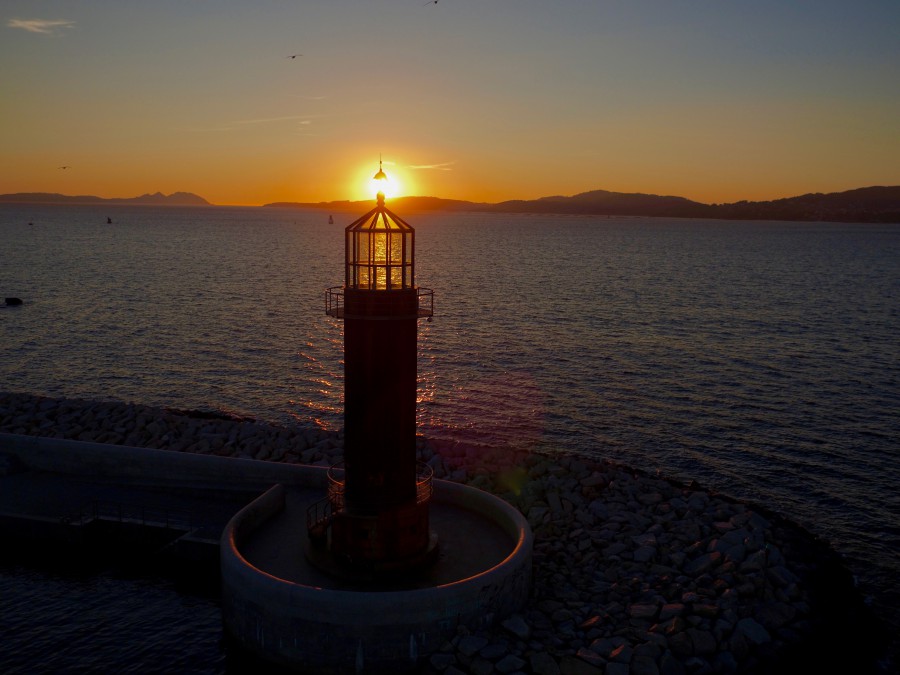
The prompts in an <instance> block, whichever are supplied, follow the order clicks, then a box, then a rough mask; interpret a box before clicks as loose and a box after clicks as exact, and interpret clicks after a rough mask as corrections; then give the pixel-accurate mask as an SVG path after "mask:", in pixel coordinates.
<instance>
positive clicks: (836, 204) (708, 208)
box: [266, 186, 900, 223]
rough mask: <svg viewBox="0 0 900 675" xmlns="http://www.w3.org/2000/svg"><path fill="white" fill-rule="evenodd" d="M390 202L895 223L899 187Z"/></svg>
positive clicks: (352, 205)
mask: <svg viewBox="0 0 900 675" xmlns="http://www.w3.org/2000/svg"><path fill="white" fill-rule="evenodd" d="M371 203H372V202H371V200H366V201H358V202H351V201H346V200H345V201H340V202H317V203H312V202H302V203H300V202H276V203H273V204H266V206H273V207H276V206H277V207H297V208H319V209H331V210H334V211H346V210H354V211H355V210H359V209H360V208H365V207H366V206H368V205H371ZM389 207H390V208H391V209H395V210H408V211H476V212H490V213H538V214H551V213H555V214H572V215H601V216H650V217H670V218H721V219H725V220H798V221H835V222H856V223H864V222H881V223H900V186H893V187H881V186H874V187H865V188H858V189H855V190H847V191H845V192H831V193H827V194H822V193H819V192H817V193H812V194H806V195H801V196H798V197H788V198H785V199H776V200H772V201H759V202H750V201H740V202H734V203H731V204H703V203H701V202H695V201H691V200H690V199H686V198H684V197H677V196H671V195H654V194H644V193H637V192H634V193H631V192H610V191H608V190H591V191H590V192H582V193H580V194H577V195H574V196H571V197H565V196H560V195H557V196H552V197H541V198H540V199H533V200H520V199H516V200H509V201H505V202H500V203H497V204H485V203H480V202H467V201H461V200H455V199H441V198H439V197H397V198H395V199H391V200H389Z"/></svg>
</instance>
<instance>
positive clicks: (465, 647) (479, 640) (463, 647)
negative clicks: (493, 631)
mask: <svg viewBox="0 0 900 675" xmlns="http://www.w3.org/2000/svg"><path fill="white" fill-rule="evenodd" d="M487 645H488V640H487V638H483V637H481V636H479V635H464V636H463V637H461V638H460V639H459V644H458V645H457V646H456V648H457V649H458V650H459V653H460V654H462V655H463V656H474V655H475V654H477V653H478V652H480V651H481V650H482V649H484V648H485V647H487Z"/></svg>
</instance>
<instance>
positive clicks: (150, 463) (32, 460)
mask: <svg viewBox="0 0 900 675" xmlns="http://www.w3.org/2000/svg"><path fill="white" fill-rule="evenodd" d="M0 454H5V455H12V456H14V457H16V459H17V460H18V461H19V462H20V463H21V464H22V465H24V466H26V467H28V468H29V469H34V470H37V471H48V472H53V473H60V474H69V475H73V476H85V477H88V478H90V477H94V478H104V479H110V480H122V481H130V482H136V483H140V484H144V485H179V486H185V485H198V486H207V485H213V486H216V487H221V488H226V489H227V488H231V487H234V488H241V487H251V488H257V487H259V488H262V489H264V488H267V487H270V486H271V485H273V484H274V483H285V484H291V485H307V486H310V487H315V488H321V489H322V491H323V494H324V491H325V473H326V469H325V468H323V467H317V466H305V465H296V464H282V463H277V462H262V461H259V460H255V459H238V458H235V457H216V456H213V455H199V454H194V453H189V452H172V451H169V450H153V449H150V448H130V447H126V446H122V445H107V444H104V443H89V442H84V441H70V440H63V439H57V438H43V437H38V436H23V435H19V434H0Z"/></svg>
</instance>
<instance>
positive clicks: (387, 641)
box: [221, 481, 532, 674]
mask: <svg viewBox="0 0 900 675" xmlns="http://www.w3.org/2000/svg"><path fill="white" fill-rule="evenodd" d="M435 500H437V501H444V502H447V503H451V504H454V505H457V506H460V507H464V508H467V509H471V510H473V511H475V512H477V513H480V514H481V515H483V516H484V517H485V518H486V519H489V520H492V521H494V522H495V523H497V524H498V525H500V527H502V528H503V530H504V531H505V532H506V533H507V534H508V535H509V536H510V537H511V540H512V541H514V542H516V544H515V547H514V550H513V551H512V553H511V554H510V555H509V556H508V557H507V559H506V560H504V561H503V562H502V563H500V564H499V565H497V566H495V567H493V568H491V569H488V570H485V571H484V572H482V573H480V574H477V575H475V576H472V577H470V578H468V579H464V580H460V581H457V582H455V583H451V584H446V585H443V586H437V587H434V588H428V589H418V590H410V591H390V592H378V591H338V590H330V589H323V588H315V587H310V586H303V585H300V584H295V583H291V582H288V581H285V580H283V579H278V578H276V577H273V576H271V575H269V574H266V573H265V572H263V571H261V570H259V569H256V568H255V567H253V566H252V565H250V564H249V563H248V562H247V561H246V560H245V559H244V558H243V557H242V556H241V553H240V548H241V544H242V541H243V540H244V538H245V537H247V536H248V535H249V534H250V533H251V532H252V531H253V530H255V529H256V528H257V527H261V526H264V523H265V521H266V520H267V519H268V518H269V517H271V516H273V515H275V514H276V513H278V511H279V510H280V509H282V508H283V504H284V496H283V494H282V493H281V492H279V489H278V488H273V489H272V490H270V491H269V492H267V493H266V494H264V495H262V496H261V497H259V499H257V500H256V501H255V502H254V503H252V504H250V505H249V506H248V507H247V508H245V509H243V510H242V511H241V512H240V513H238V514H237V515H236V516H235V517H234V518H233V519H232V521H231V523H229V525H228V526H227V527H226V529H225V532H224V534H223V540H222V548H221V554H222V558H221V560H222V612H223V618H224V621H225V626H226V630H227V631H228V633H229V635H230V637H232V638H233V639H235V640H237V642H238V643H239V644H240V645H241V646H242V647H243V648H244V649H246V650H248V651H250V652H251V653H254V654H256V655H257V656H259V657H261V658H264V659H268V660H271V661H275V662H277V663H280V664H282V665H286V666H289V667H295V668H297V667H299V668H302V669H303V672H310V673H322V674H326V673H327V674H331V673H334V674H337V673H341V674H346V673H398V672H406V671H411V670H413V669H415V668H416V667H417V666H418V665H420V664H421V662H422V661H423V660H424V659H425V658H427V656H428V655H429V654H430V653H432V652H434V651H435V650H437V649H438V648H439V647H440V646H441V645H442V644H443V642H444V641H445V640H447V639H449V638H451V637H453V636H454V635H455V634H456V628H457V626H458V625H460V624H464V625H467V626H469V627H470V628H478V627H480V626H484V625H489V624H491V623H493V622H494V621H495V620H496V619H498V618H501V617H503V616H506V615H508V614H510V613H512V612H514V611H517V610H519V609H521V608H522V607H523V606H524V605H525V603H526V602H527V600H528V595H529V592H530V589H531V551H532V535H531V530H530V528H529V527H528V524H527V522H526V521H525V519H524V518H523V517H522V515H521V514H520V513H519V512H518V511H516V510H515V509H513V508H512V507H511V506H509V505H508V504H506V503H505V502H503V501H502V500H500V499H498V498H496V497H494V496H493V495H490V494H487V493H485V492H481V491H479V490H475V489H474V488H470V487H467V486H464V485H457V484H454V483H446V482H443V481H436V483H435Z"/></svg>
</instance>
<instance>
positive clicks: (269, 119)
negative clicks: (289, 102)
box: [232, 115, 315, 124]
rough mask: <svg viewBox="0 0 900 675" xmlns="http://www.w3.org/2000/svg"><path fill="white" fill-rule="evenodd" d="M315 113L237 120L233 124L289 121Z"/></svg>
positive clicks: (308, 117) (308, 116) (307, 117)
mask: <svg viewBox="0 0 900 675" xmlns="http://www.w3.org/2000/svg"><path fill="white" fill-rule="evenodd" d="M311 117H315V115H287V116H285V117H261V118H259V119H255V120H235V121H234V122H232V124H268V123H269V122H289V121H291V120H308V119H310V118H311Z"/></svg>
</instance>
